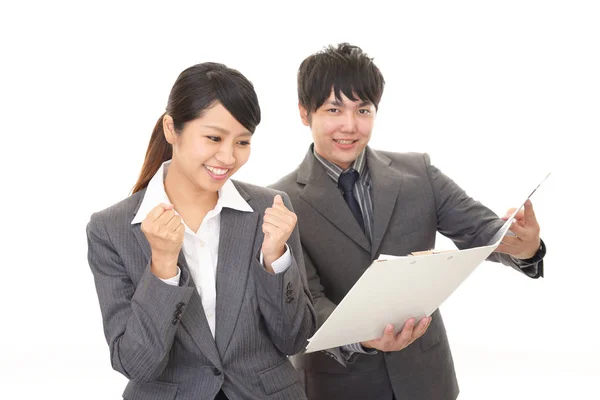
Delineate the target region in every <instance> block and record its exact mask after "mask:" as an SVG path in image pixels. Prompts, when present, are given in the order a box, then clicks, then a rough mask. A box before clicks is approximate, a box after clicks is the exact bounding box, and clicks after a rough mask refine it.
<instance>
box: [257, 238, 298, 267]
mask: <svg viewBox="0 0 600 400" xmlns="http://www.w3.org/2000/svg"><path fill="white" fill-rule="evenodd" d="M263 258H264V257H263V253H262V251H261V252H260V263H261V264H262V265H265V263H264V259H263ZM291 265H292V254H291V253H290V248H289V247H288V245H287V243H286V245H285V253H283V255H282V256H281V257H279V258H278V259H277V260H275V261H273V263H272V264H271V268H273V271H275V273H276V274H280V273H282V272H285V271H286V270H287V269H288V268H289V267H290V266H291Z"/></svg>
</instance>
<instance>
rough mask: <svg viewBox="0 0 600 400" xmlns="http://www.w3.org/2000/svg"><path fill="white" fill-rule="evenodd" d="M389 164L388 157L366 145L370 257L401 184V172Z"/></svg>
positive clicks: (388, 217) (376, 246) (374, 250)
mask: <svg viewBox="0 0 600 400" xmlns="http://www.w3.org/2000/svg"><path fill="white" fill-rule="evenodd" d="M390 164H391V160H390V159H389V158H388V157H386V156H385V155H383V154H381V153H376V152H374V151H373V150H371V149H370V148H369V147H367V167H368V168H369V171H370V173H371V182H372V184H371V188H372V191H371V194H372V197H373V238H372V247H371V257H372V258H375V257H377V252H378V251H379V247H380V246H381V242H382V240H383V237H384V235H385V232H386V231H387V228H388V226H389V224H390V219H391V217H392V213H393V211H394V207H395V205H396V202H397V201H398V194H399V193H400V186H401V185H402V174H401V173H400V172H399V171H396V170H394V169H392V168H391V167H390Z"/></svg>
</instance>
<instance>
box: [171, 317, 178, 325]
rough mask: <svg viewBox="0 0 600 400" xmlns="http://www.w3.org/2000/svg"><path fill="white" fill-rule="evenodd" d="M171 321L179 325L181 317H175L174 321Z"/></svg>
mask: <svg viewBox="0 0 600 400" xmlns="http://www.w3.org/2000/svg"><path fill="white" fill-rule="evenodd" d="M171 323H172V324H173V325H177V324H178V323H179V318H175V319H173V321H171Z"/></svg>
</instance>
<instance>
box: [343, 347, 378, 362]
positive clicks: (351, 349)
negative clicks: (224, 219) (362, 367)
mask: <svg viewBox="0 0 600 400" xmlns="http://www.w3.org/2000/svg"><path fill="white" fill-rule="evenodd" d="M340 349H341V351H342V356H343V357H344V358H345V359H346V361H348V360H349V359H350V357H352V355H353V354H354V353H359V354H377V350H376V349H365V348H364V347H363V346H362V345H361V344H360V343H351V344H346V345H344V346H341V347H340Z"/></svg>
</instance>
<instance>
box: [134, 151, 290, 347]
mask: <svg viewBox="0 0 600 400" xmlns="http://www.w3.org/2000/svg"><path fill="white" fill-rule="evenodd" d="M170 164H171V160H169V161H166V162H164V163H163V164H162V166H161V167H160V168H159V170H158V171H157V172H156V174H155V175H154V176H153V177H152V179H151V180H150V182H149V183H148V187H147V188H146V193H145V194H144V198H143V200H142V204H141V205H140V208H139V210H138V212H137V214H136V215H135V217H134V218H133V221H131V223H132V224H139V223H141V222H142V221H143V220H144V219H145V218H146V216H147V215H148V213H149V212H150V211H151V210H152V209H153V208H154V207H156V206H157V205H159V204H160V203H164V204H172V203H171V201H170V200H169V197H168V196H167V193H166V191H165V185H164V179H165V177H166V176H167V170H168V168H169V165H170ZM218 193H219V199H218V201H217V205H216V206H215V208H214V209H212V210H210V211H209V212H208V213H207V214H206V216H205V217H204V219H203V220H202V224H201V225H200V228H198V231H197V232H194V231H192V230H191V229H190V228H189V227H188V226H187V225H185V222H184V225H185V234H184V239H183V246H182V250H183V254H184V255H185V260H186V262H187V264H188V267H189V269H190V274H191V276H192V279H193V280H194V283H195V284H196V288H197V290H198V294H199V295H200V299H202V306H203V308H204V313H205V314H206V319H207V320H208V325H209V327H210V331H211V332H212V335H213V337H214V336H215V309H216V299H217V290H216V288H217V284H216V276H217V264H218V257H219V236H220V231H221V210H222V209H223V208H225V207H227V208H231V209H234V210H238V211H243V212H253V211H254V210H253V209H252V207H250V205H249V204H248V203H247V202H246V200H244V198H243V197H242V196H241V195H240V193H239V192H238V191H237V189H236V187H235V186H234V184H233V183H232V182H231V181H230V180H229V179H228V180H227V181H225V184H224V185H223V186H222V187H221V189H219V192H218ZM175 212H176V213H177V211H175ZM262 258H263V255H262V254H261V259H260V261H261V263H262ZM291 264H292V258H291V254H290V250H289V248H287V245H286V252H285V254H284V255H283V256H281V257H280V258H279V259H278V260H277V261H275V262H273V264H272V265H271V266H272V268H273V270H274V271H275V273H282V272H284V271H285V270H286V269H287V268H289V266H290V265H291ZM180 275H181V271H180V270H179V268H178V272H177V275H176V276H174V277H172V278H169V279H162V281H163V282H165V283H167V284H169V285H174V286H177V285H179V277H180Z"/></svg>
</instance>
